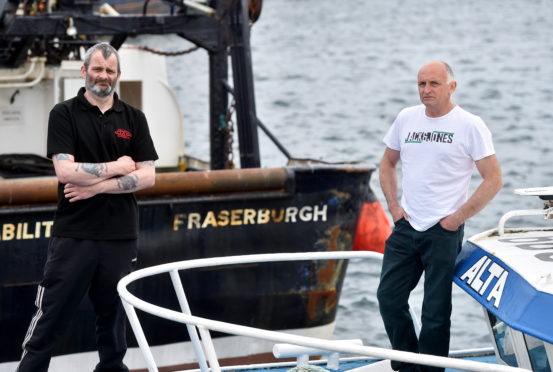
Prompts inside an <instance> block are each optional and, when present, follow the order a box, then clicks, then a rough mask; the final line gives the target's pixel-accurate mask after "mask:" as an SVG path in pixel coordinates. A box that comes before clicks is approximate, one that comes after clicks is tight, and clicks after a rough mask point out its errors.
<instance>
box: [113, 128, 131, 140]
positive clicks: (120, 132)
mask: <svg viewBox="0 0 553 372" xmlns="http://www.w3.org/2000/svg"><path fill="white" fill-rule="evenodd" d="M113 133H115V135H116V136H117V137H119V138H123V139H130V138H131V137H132V133H131V132H129V131H128V130H125V129H117V130H116V131H115V132H113Z"/></svg>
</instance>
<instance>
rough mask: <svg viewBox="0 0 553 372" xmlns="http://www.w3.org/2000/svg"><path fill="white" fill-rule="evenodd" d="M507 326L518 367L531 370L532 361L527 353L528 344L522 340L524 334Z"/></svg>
mask: <svg viewBox="0 0 553 372" xmlns="http://www.w3.org/2000/svg"><path fill="white" fill-rule="evenodd" d="M508 328H509V333H510V335H511V339H512V340H513V348H514V349H515V357H516V358H517V363H518V365H519V367H521V368H527V369H529V370H532V363H531V362H530V356H529V355H528V346H527V345H526V341H525V340H524V334H523V333H522V332H520V331H517V330H516V329H513V328H511V327H508Z"/></svg>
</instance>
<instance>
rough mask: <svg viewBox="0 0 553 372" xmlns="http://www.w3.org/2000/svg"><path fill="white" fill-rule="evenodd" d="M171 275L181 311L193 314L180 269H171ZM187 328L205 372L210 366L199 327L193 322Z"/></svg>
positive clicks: (201, 367) (199, 362)
mask: <svg viewBox="0 0 553 372" xmlns="http://www.w3.org/2000/svg"><path fill="white" fill-rule="evenodd" d="M170 275H171V282H172V283H173V287H174V288H175V292H176V294H177V299H178V300H179V305H180V308H181V311H182V312H183V313H185V314H189V315H192V312H191V311H190V306H189V305H188V300H187V299H186V294H185V293H184V288H183V286H182V281H181V280H180V277H179V272H178V270H171V272H170ZM186 328H187V329H188V335H189V336H190V341H191V342H192V347H193V348H194V352H195V353H196V357H197V359H198V364H199V365H200V369H201V370H202V371H204V372H205V371H207V370H208V369H209V368H208V367H207V362H206V359H205V354H204V351H203V349H202V345H201V343H200V339H199V337H198V333H197V329H196V327H194V326H193V325H192V324H186Z"/></svg>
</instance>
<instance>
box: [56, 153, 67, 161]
mask: <svg viewBox="0 0 553 372" xmlns="http://www.w3.org/2000/svg"><path fill="white" fill-rule="evenodd" d="M56 159H57V160H69V155H67V154H57V155H56Z"/></svg>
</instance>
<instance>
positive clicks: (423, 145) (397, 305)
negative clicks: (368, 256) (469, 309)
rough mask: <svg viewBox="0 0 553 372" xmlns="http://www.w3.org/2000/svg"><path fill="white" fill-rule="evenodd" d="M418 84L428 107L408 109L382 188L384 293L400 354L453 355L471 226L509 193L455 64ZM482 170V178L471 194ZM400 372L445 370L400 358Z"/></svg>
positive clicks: (387, 157)
mask: <svg viewBox="0 0 553 372" xmlns="http://www.w3.org/2000/svg"><path fill="white" fill-rule="evenodd" d="M417 80H418V87H419V95H420V100H421V102H422V104H421V105H418V106H413V107H408V108H405V109H403V110H402V111H401V112H400V113H399V114H398V116H397V118H396V119H395V121H394V123H393V124H392V126H391V128H390V129H389V131H388V133H387V134H386V136H385V137H384V143H385V144H386V150H385V151H384V155H383V157H382V160H381V162H380V185H381V187H382V191H383V192H384V195H385V197H386V201H387V203H388V208H389V211H390V214H391V215H392V218H393V220H394V230H393V232H392V234H391V235H390V237H389V238H388V240H387V241H386V249H385V252H384V261H383V263H382V273H381V276H380V285H379V287H378V293H377V295H378V301H379V306H380V313H381V315H382V319H383V320H384V326H385V328H386V332H387V334H388V337H389V338H390V342H391V344H392V347H393V348H394V349H396V350H403V351H411V352H417V353H424V354H433V355H440V356H447V354H448V351H449V338H450V325H451V321H450V317H451V289H452V288H451V287H452V279H453V273H454V266H455V259H456V257H457V254H458V253H459V251H460V249H461V244H462V241H463V227H464V223H465V221H466V220H468V219H469V218H470V217H472V216H473V215H475V214H476V213H478V212H479V211H480V210H481V209H483V208H484V206H485V205H486V204H487V203H488V202H489V201H490V200H491V199H492V198H493V197H494V196H495V194H496V193H497V192H498V191H499V190H500V189H501V186H502V180H501V170H500V167H499V163H498V161H497V158H496V156H495V150H494V146H493V142H492V135H491V133H490V131H489V130H488V128H487V127H486V125H485V123H484V121H482V119H481V118H480V117H478V116H476V115H473V114H471V113H469V112H467V111H465V110H464V109H462V108H461V107H459V106H458V105H456V104H455V103H453V102H452V100H451V97H452V95H453V93H454V92H455V89H456V87H457V82H456V81H455V80H454V76H453V71H452V70H451V67H450V66H449V65H448V64H447V63H445V62H441V61H436V62H430V63H428V64H426V65H424V66H423V67H422V68H421V69H420V70H419V73H418V79H417ZM400 160H401V164H402V167H401V169H402V183H401V189H402V195H401V200H399V199H398V187H397V166H398V164H399V162H400ZM475 167H476V169H477V170H478V172H479V173H480V175H481V177H482V181H481V183H480V185H479V186H478V188H477V189H476V190H475V191H474V193H473V194H472V195H471V196H470V197H469V195H468V191H469V185H470V180H471V176H472V173H473V170H474V168H475ZM423 272H424V278H425V281H424V299H423V307H422V328H421V332H420V335H419V337H418V339H417V335H416V333H415V329H414V326H413V321H412V319H411V316H410V314H409V305H408V299H409V295H410V293H411V291H412V290H413V289H414V288H415V286H416V285H417V283H418V281H419V280H420V278H421V276H422V273H423ZM392 368H393V369H394V370H396V371H398V370H399V371H403V372H407V371H409V372H411V371H424V372H427V371H428V372H430V371H431V372H438V371H443V370H444V369H443V368H436V367H428V366H418V365H413V364H407V363H403V362H398V361H392Z"/></svg>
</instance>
